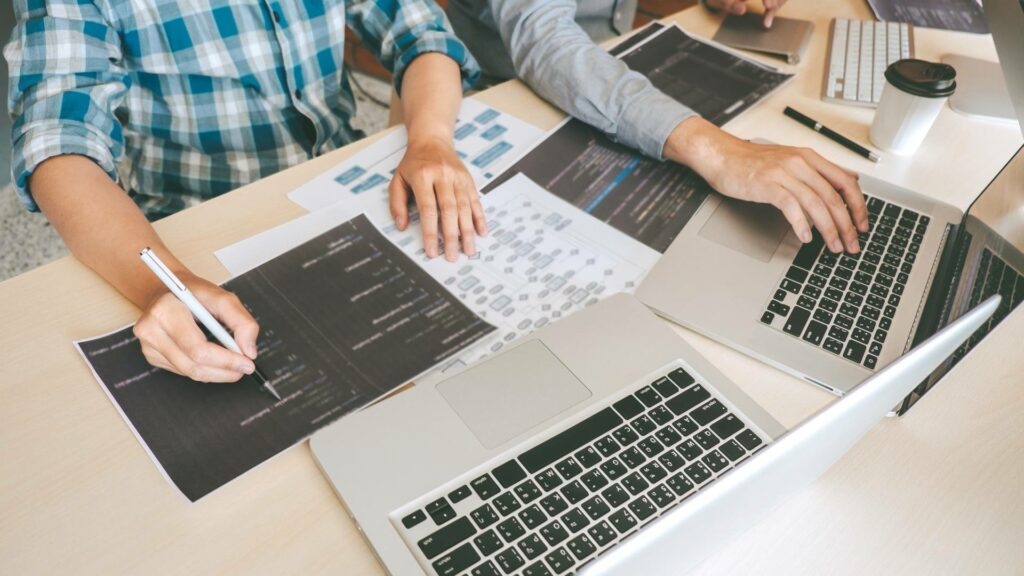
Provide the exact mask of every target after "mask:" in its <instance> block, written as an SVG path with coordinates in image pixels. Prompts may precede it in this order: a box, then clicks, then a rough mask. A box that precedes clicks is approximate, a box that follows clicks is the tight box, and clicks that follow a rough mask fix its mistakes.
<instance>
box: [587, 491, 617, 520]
mask: <svg viewBox="0 0 1024 576" xmlns="http://www.w3.org/2000/svg"><path fill="white" fill-rule="evenodd" d="M580 506H581V507H582V508H583V511H584V512H586V514H587V516H590V519H591V520H597V519H598V518H600V517H602V516H604V515H605V514H607V513H609V512H611V511H612V509H611V508H610V507H609V506H608V503H607V502H605V501H604V499H603V498H601V497H600V496H594V497H593V498H591V499H589V500H587V501H585V502H584V503H583V504H581V505H580Z"/></svg>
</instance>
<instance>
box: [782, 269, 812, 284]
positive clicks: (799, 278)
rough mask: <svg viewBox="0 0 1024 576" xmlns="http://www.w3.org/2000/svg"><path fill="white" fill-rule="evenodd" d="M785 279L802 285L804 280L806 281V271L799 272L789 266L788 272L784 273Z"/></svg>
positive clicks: (799, 270)
mask: <svg viewBox="0 0 1024 576" xmlns="http://www.w3.org/2000/svg"><path fill="white" fill-rule="evenodd" d="M786 278H789V279H790V280H792V281H794V282H799V283H801V284H803V283H804V280H807V271H806V270H801V269H800V268H797V267H796V266H790V268H789V270H787V271H786Z"/></svg>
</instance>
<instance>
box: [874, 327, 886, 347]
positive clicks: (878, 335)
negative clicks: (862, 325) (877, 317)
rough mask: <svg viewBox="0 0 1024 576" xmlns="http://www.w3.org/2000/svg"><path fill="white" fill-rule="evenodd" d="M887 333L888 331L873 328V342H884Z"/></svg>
mask: <svg viewBox="0 0 1024 576" xmlns="http://www.w3.org/2000/svg"><path fill="white" fill-rule="evenodd" d="M888 335H889V333H888V332H886V331H885V330H882V329H879V330H875V342H878V343H879V344H885V339H886V337H887V336H888Z"/></svg>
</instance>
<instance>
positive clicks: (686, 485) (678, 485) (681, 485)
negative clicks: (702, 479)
mask: <svg viewBox="0 0 1024 576" xmlns="http://www.w3.org/2000/svg"><path fill="white" fill-rule="evenodd" d="M665 484H666V485H667V486H668V487H669V488H671V489H672V491H673V492H675V493H676V496H682V495H683V494H686V493H687V492H689V491H690V490H693V482H690V479H689V478H687V477H686V476H684V475H683V474H682V473H679V474H676V475H674V476H672V477H670V478H669V479H668V481H666V482H665Z"/></svg>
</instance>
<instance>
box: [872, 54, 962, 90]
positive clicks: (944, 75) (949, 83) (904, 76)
mask: <svg viewBox="0 0 1024 576" xmlns="http://www.w3.org/2000/svg"><path fill="white" fill-rule="evenodd" d="M885 79H886V80H888V81H889V83H890V84H892V85H893V86H895V87H897V88H899V89H900V90H902V91H904V92H906V93H907V94H913V95H914V96H922V97H924V98H945V97H947V96H949V95H951V94H953V92H955V91H956V69H955V68H953V67H952V66H950V65H949V64H934V63H932V62H927V61H925V60H915V59H913V58H908V59H905V60H897V61H895V62H893V63H892V64H890V65H889V67H888V68H886V69H885Z"/></svg>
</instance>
